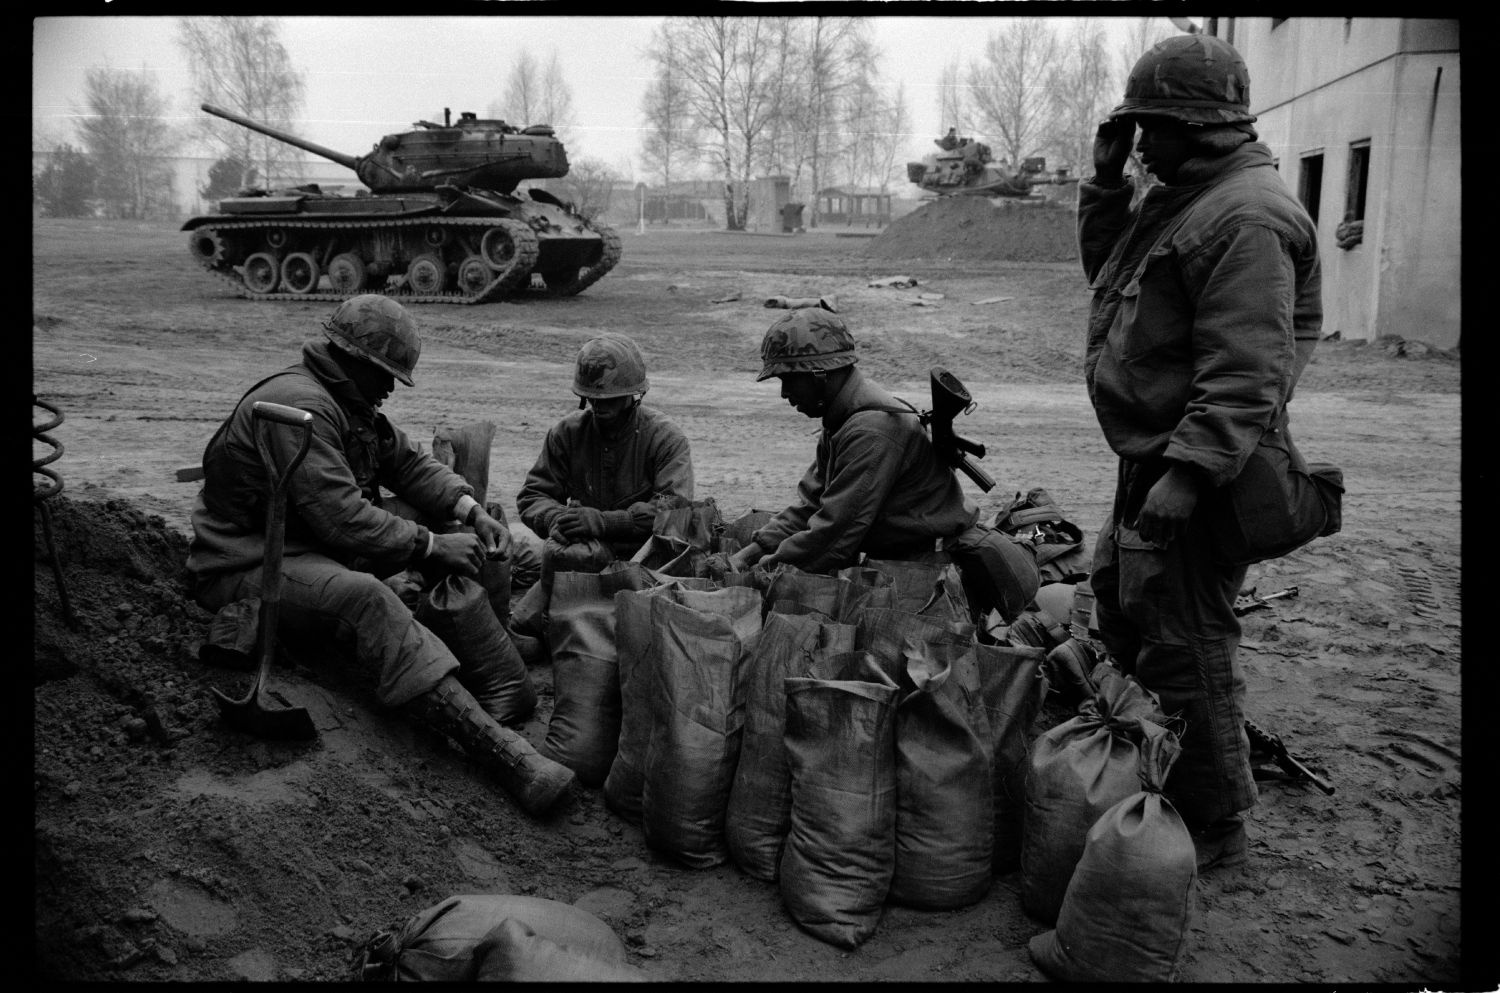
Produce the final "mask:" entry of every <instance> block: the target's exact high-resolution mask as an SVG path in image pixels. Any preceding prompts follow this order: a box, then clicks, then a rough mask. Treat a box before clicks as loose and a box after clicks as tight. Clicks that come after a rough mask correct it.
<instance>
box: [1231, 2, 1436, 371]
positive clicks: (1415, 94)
mask: <svg viewBox="0 0 1500 993" xmlns="http://www.w3.org/2000/svg"><path fill="white" fill-rule="evenodd" d="M1272 21H1273V19H1271V18H1237V19H1236V21H1235V25H1234V44H1235V47H1236V48H1237V49H1239V51H1240V53H1241V54H1242V55H1243V56H1244V57H1245V61H1246V63H1247V65H1248V66H1249V69H1250V96H1251V108H1250V109H1251V111H1252V112H1253V113H1255V114H1256V115H1257V117H1258V120H1257V122H1256V125H1255V126H1256V129H1257V131H1258V132H1259V133H1260V136H1261V140H1262V141H1264V142H1265V143H1266V144H1267V145H1269V146H1270V148H1271V151H1272V154H1273V155H1275V156H1276V158H1277V163H1278V168H1279V170H1280V172H1281V174H1282V176H1283V177H1284V178H1285V180H1286V182H1287V186H1288V188H1289V189H1290V190H1292V191H1293V192H1294V193H1296V192H1298V191H1299V189H1300V184H1301V182H1302V174H1303V171H1304V170H1305V169H1307V168H1308V165H1307V163H1308V158H1309V156H1317V155H1321V156H1322V181H1321V184H1319V190H1320V195H1319V200H1320V209H1319V211H1318V218H1317V220H1318V238H1319V244H1320V246H1321V253H1322V258H1323V271H1324V283H1323V308H1324V332H1325V333H1331V332H1334V331H1338V332H1340V334H1341V335H1342V336H1343V337H1345V338H1362V339H1367V340H1370V339H1374V338H1378V337H1380V336H1382V335H1399V336H1401V337H1403V338H1411V339H1415V340H1420V341H1426V342H1428V343H1430V344H1432V345H1435V346H1438V347H1440V348H1451V347H1453V346H1455V345H1458V344H1459V337H1460V327H1461V319H1462V314H1461V312H1460V265H1461V258H1460V249H1459V245H1460V234H1461V218H1460V208H1461V203H1462V198H1461V188H1460V146H1461V140H1460V139H1461V135H1460V128H1459V106H1460V100H1459V53H1458V23H1457V21H1451V20H1446V21H1440V20H1417V19H1410V18H1343V17H1308V18H1288V19H1286V20H1284V21H1282V22H1281V23H1280V24H1279V25H1276V26H1274V27H1273V26H1272ZM1360 142H1368V143H1369V147H1370V153H1369V174H1368V181H1367V199H1366V206H1365V217H1364V235H1363V240H1362V242H1361V243H1360V244H1358V245H1355V246H1353V247H1352V248H1348V249H1341V248H1339V247H1338V246H1337V244H1336V240H1335V231H1336V229H1337V228H1338V226H1339V224H1340V222H1341V221H1343V220H1344V219H1345V214H1344V211H1345V204H1346V199H1347V197H1348V191H1349V182H1350V176H1349V162H1350V155H1351V151H1350V150H1351V147H1352V146H1353V145H1354V144H1355V143H1360Z"/></svg>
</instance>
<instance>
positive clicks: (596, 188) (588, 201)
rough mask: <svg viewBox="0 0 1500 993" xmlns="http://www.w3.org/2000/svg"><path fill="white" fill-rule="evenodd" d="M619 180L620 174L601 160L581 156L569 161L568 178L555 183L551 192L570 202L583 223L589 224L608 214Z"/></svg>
mask: <svg viewBox="0 0 1500 993" xmlns="http://www.w3.org/2000/svg"><path fill="white" fill-rule="evenodd" d="M619 179H620V177H619V174H618V173H616V172H615V170H614V169H613V168H611V167H610V165H609V164H608V163H607V162H605V161H604V160H603V159H596V158H590V157H589V156H583V157H582V158H577V159H574V160H573V161H572V163H571V164H570V165H569V168H568V174H567V176H565V177H564V178H562V179H560V180H557V181H556V183H557V185H556V186H554V187H552V189H553V191H554V192H555V193H557V195H558V196H560V197H562V198H563V199H564V200H568V201H570V202H571V203H572V204H573V209H574V210H576V211H577V212H578V213H579V214H580V215H582V216H583V217H584V218H585V219H586V220H590V221H592V220H593V219H594V218H595V217H598V216H599V215H600V214H602V213H604V212H605V211H607V210H609V205H610V201H611V200H612V199H613V196H614V191H615V183H617V182H618V181H619Z"/></svg>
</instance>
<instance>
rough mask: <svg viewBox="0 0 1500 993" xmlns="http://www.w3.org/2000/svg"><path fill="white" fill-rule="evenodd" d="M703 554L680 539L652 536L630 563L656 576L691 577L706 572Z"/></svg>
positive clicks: (659, 535)
mask: <svg viewBox="0 0 1500 993" xmlns="http://www.w3.org/2000/svg"><path fill="white" fill-rule="evenodd" d="M704 560H705V553H704V552H700V551H698V550H697V549H695V548H694V547H693V546H692V545H691V544H689V543H688V542H686V541H684V540H682V539H681V538H673V537H671V536H669V535H661V534H653V535H651V536H650V537H649V538H647V539H646V541H645V543H644V544H642V545H641V547H640V550H639V551H637V552H636V553H635V554H634V555H632V556H631V557H630V561H632V562H634V563H636V564H637V565H640V566H642V567H644V568H647V569H650V570H651V571H652V572H654V573H656V575H657V576H659V577H662V578H666V577H668V576H693V575H696V574H697V573H698V572H699V571H700V570H706V565H705V562H704Z"/></svg>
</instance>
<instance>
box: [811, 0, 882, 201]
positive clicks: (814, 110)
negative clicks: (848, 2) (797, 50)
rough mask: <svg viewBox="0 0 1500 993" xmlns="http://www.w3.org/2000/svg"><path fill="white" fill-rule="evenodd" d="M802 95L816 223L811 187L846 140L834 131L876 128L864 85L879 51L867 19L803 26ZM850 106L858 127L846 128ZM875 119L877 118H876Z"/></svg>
mask: <svg viewBox="0 0 1500 993" xmlns="http://www.w3.org/2000/svg"><path fill="white" fill-rule="evenodd" d="M806 51H807V56H806V65H807V81H806V84H805V86H804V87H802V88H801V89H802V91H803V92H805V93H806V94H807V100H806V129H807V135H808V139H807V143H806V145H807V150H806V159H807V164H808V177H809V179H810V181H811V183H810V185H811V187H812V193H813V198H812V205H813V208H812V216H811V217H810V219H809V223H810V224H811V225H812V226H814V227H816V226H817V223H818V200H817V192H818V190H819V189H820V188H821V187H822V186H823V185H824V175H825V173H826V172H827V171H828V163H829V161H830V160H831V159H832V158H834V157H835V156H837V155H838V154H839V153H840V151H841V150H842V149H841V146H843V145H845V144H846V142H844V141H841V140H840V134H839V132H840V131H846V130H850V131H851V133H852V134H855V135H859V134H867V133H869V131H870V128H871V125H872V124H873V125H874V126H875V127H876V128H877V129H878V127H879V126H880V125H881V124H883V122H879V121H878V118H879V115H878V113H877V114H875V118H874V119H872V118H871V116H870V114H871V112H872V108H871V101H870V99H869V97H868V92H867V91H868V90H870V89H871V88H873V87H874V86H875V85H876V83H877V80H876V79H875V78H874V77H875V76H876V68H875V64H876V61H877V60H878V58H879V52H878V51H877V50H876V49H875V47H874V45H873V44H872V43H871V41H870V34H869V22H868V21H866V20H864V19H863V18H858V17H817V18H812V19H811V20H810V23H809V24H808V28H807V44H806ZM855 108H858V109H859V112H860V115H861V120H860V121H859V126H858V127H855V128H853V129H847V128H846V127H845V125H846V124H847V123H848V122H849V120H850V118H851V116H852V114H853V112H854V110H855ZM877 122H878V123H877Z"/></svg>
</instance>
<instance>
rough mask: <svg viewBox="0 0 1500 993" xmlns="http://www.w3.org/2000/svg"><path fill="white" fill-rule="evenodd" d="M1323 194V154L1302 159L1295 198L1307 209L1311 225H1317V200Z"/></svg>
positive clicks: (1306, 156) (1305, 156)
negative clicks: (1311, 221)
mask: <svg viewBox="0 0 1500 993" xmlns="http://www.w3.org/2000/svg"><path fill="white" fill-rule="evenodd" d="M1322 193H1323V153H1322V152H1319V153H1317V154H1316V155H1304V156H1303V157H1302V176H1301V178H1300V179H1299V180H1298V183H1297V198H1298V199H1299V200H1301V201H1302V206H1303V207H1305V208H1307V213H1308V216H1309V217H1311V218H1312V219H1313V223H1314V224H1316V223H1318V200H1319V198H1320V197H1321V196H1322Z"/></svg>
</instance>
